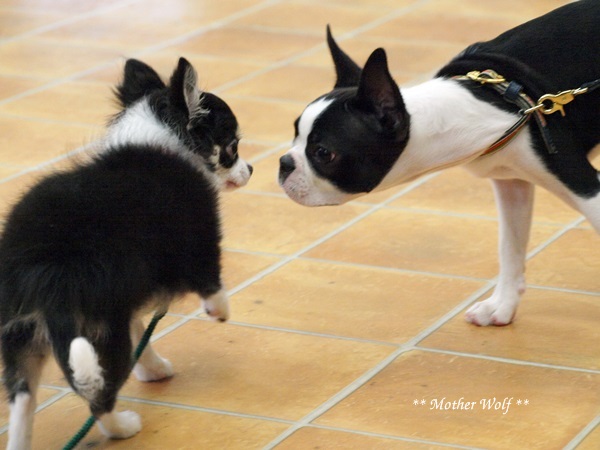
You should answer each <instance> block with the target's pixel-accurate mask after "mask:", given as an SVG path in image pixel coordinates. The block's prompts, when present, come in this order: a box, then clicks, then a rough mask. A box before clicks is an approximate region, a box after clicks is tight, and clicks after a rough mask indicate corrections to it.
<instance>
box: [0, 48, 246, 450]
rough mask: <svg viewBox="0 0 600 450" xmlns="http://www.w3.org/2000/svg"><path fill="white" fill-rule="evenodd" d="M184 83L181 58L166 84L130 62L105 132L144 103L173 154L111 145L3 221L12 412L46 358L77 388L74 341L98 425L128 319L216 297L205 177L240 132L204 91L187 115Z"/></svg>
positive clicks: (48, 182)
mask: <svg viewBox="0 0 600 450" xmlns="http://www.w3.org/2000/svg"><path fill="white" fill-rule="evenodd" d="M190 80H192V81H194V82H195V72H194V71H193V68H192V67H191V66H190V65H189V63H188V62H187V61H185V60H184V59H183V58H182V59H181V60H180V63H179V66H178V68H177V69H176V70H175V72H174V74H173V76H172V78H171V83H170V85H169V86H168V87H167V86H166V85H165V84H164V83H163V82H162V81H161V80H160V77H159V76H158V75H157V74H156V72H154V71H153V70H152V69H151V68H150V67H148V66H147V65H145V64H144V63H141V62H139V61H135V60H129V61H128V62H127V64H126V67H125V77H124V81H123V84H121V85H120V86H119V87H118V88H117V91H116V92H117V97H118V99H119V100H120V102H121V104H122V107H123V111H122V112H121V113H120V114H118V115H117V116H116V117H115V118H114V119H113V121H112V124H111V126H110V127H109V131H110V130H111V127H113V128H114V127H118V126H119V123H120V121H125V120H128V118H127V114H128V112H129V108H133V107H136V105H138V106H139V104H140V102H147V105H148V106H149V109H150V110H151V111H152V113H151V114H152V115H153V116H155V117H156V118H159V120H161V121H162V122H163V124H164V126H165V127H168V129H169V133H171V137H175V139H176V140H177V141H178V142H179V143H180V144H181V147H180V148H179V147H178V148H177V149H173V148H169V143H164V144H161V143H160V142H156V143H154V144H140V143H133V144H131V143H128V142H127V140H128V138H127V136H125V137H124V138H119V139H117V141H121V143H117V144H109V147H108V148H106V149H104V150H103V151H102V152H101V153H100V154H98V155H96V156H94V157H93V159H92V161H91V162H89V163H84V164H80V165H78V166H77V167H75V168H74V169H72V170H68V171H64V172H60V173H56V174H54V175H51V176H49V177H47V178H45V179H43V180H42V181H40V182H39V183H38V184H37V185H35V186H34V187H33V188H32V189H31V190H30V191H29V192H27V193H26V194H25V195H24V197H23V198H22V199H21V200H20V201H19V202H18V203H17V204H16V206H15V207H14V208H13V210H12V212H11V213H10V215H9V216H8V218H7V221H6V225H5V227H4V231H3V233H2V237H1V239H0V262H1V263H0V324H1V327H2V328H1V335H0V339H1V346H2V347H1V349H2V357H3V362H4V384H5V386H6V388H7V390H8V393H9V400H10V402H11V404H12V403H13V402H14V401H15V397H16V396H17V394H19V393H29V394H33V395H35V390H36V388H37V386H36V384H37V382H38V379H39V370H38V369H39V367H38V366H41V363H40V361H42V360H43V359H44V357H45V356H46V355H47V354H48V353H49V352H50V351H53V352H54V355H55V357H56V359H57V361H58V363H59V365H60V367H61V369H62V370H63V372H64V374H65V376H66V378H67V380H68V381H69V383H70V384H71V386H72V387H73V388H74V389H75V390H76V391H77V390H78V389H79V388H80V387H81V386H78V385H77V383H75V382H74V380H73V370H72V367H71V366H70V364H69V351H70V345H71V343H72V342H73V340H74V339H75V338H77V337H79V336H82V337H84V338H86V339H87V340H88V341H89V342H90V343H91V344H92V346H93V348H94V350H95V352H96V354H97V356H98V364H99V366H100V367H101V369H102V377H103V378H104V387H103V389H102V391H101V392H98V393H97V395H95V396H94V398H92V399H89V398H88V400H89V401H90V409H91V411H92V413H93V414H94V415H95V416H96V417H100V416H101V415H102V414H104V413H108V412H110V411H112V410H113V408H114V405H115V400H116V396H117V392H118V391H119V389H120V388H121V386H122V384H123V383H124V382H125V380H126V379H127V376H128V374H129V372H130V370H131V367H132V346H133V345H134V344H135V343H133V344H132V339H131V338H130V323H131V321H132V320H133V319H134V316H136V315H137V314H139V313H140V312H142V311H143V310H144V309H150V308H159V309H166V308H167V307H168V303H169V302H170V301H171V300H172V299H173V298H175V297H178V296H180V295H181V294H184V293H188V292H192V293H197V294H198V295H200V296H201V297H202V298H203V299H206V298H208V297H210V296H212V295H214V294H215V293H217V292H219V291H221V290H222V289H223V287H222V283H221V263H220V255H221V250H220V241H221V232H220V219H219V210H218V196H217V183H216V182H215V174H214V173H213V172H212V171H211V170H209V169H213V170H214V169H216V168H217V167H216V166H219V162H218V160H221V162H225V163H226V165H228V166H229V167H231V166H232V165H233V164H234V163H235V162H236V161H237V160H238V156H237V148H235V149H234V148H232V144H231V143H233V145H235V146H236V145H237V139H238V138H237V135H236V133H237V128H238V127H237V121H236V118H235V116H234V115H233V113H232V112H231V110H230V109H229V107H228V106H227V105H226V104H225V102H223V101H222V100H221V99H219V98H218V97H216V96H214V95H211V94H207V93H204V94H202V98H201V101H200V103H197V104H195V106H194V107H195V109H196V111H194V110H192V109H194V108H191V107H190V98H189V97H190V92H192V93H193V92H195V91H194V89H196V87H195V83H194V86H187V87H186V86H185V83H189V82H190ZM186 90H187V93H186ZM192 101H193V100H192ZM200 109H201V110H200ZM142 122H143V121H142ZM142 135H143V133H142ZM217 149H220V150H219V153H220V155H219V158H216V156H215V155H214V153H215V152H216V151H217ZM188 153H189V154H188ZM223 153H225V155H223ZM190 155H191V156H190ZM199 155H201V156H199ZM196 157H198V158H199V159H198V160H197V161H196V163H193V162H192V160H193V158H196ZM211 158H212V159H213V160H214V161H212V162H211V161H210V159H211ZM240 162H241V160H240ZM248 168H249V169H250V172H251V168H250V167H249V166H248ZM246 175H247V176H249V173H248V170H247V171H246ZM209 313H210V311H209ZM218 318H219V319H223V320H224V319H225V317H224V316H221V317H218ZM36 361H37V362H36ZM11 420H12V417H11ZM125 437H126V436H125ZM9 438H12V439H14V441H13V442H15V440H16V441H18V440H19V439H24V437H19V436H9ZM18 446H19V445H17V447H18Z"/></svg>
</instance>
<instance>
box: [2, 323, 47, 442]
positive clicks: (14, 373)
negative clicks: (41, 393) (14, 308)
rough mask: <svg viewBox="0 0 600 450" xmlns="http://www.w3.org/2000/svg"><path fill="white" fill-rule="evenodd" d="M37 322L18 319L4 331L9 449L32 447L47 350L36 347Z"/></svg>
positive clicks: (3, 345) (3, 347)
mask: <svg viewBox="0 0 600 450" xmlns="http://www.w3.org/2000/svg"><path fill="white" fill-rule="evenodd" d="M35 327H36V325H35V322H33V321H32V322H28V321H23V322H17V323H14V324H12V325H10V326H9V327H7V328H6V329H5V330H4V331H3V333H2V356H3V362H4V384H5V386H6V389H7V391H8V394H9V406H10V416H9V426H8V444H7V447H6V448H7V449H8V450H28V449H30V448H31V437H32V431H33V416H34V413H35V408H36V393H37V388H38V385H39V381H40V375H41V372H42V367H43V365H44V362H45V361H46V354H45V351H40V349H39V348H36V346H35V343H34V339H35V333H36V330H35Z"/></svg>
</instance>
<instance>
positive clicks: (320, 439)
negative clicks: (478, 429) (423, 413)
mask: <svg viewBox="0 0 600 450" xmlns="http://www.w3.org/2000/svg"><path fill="white" fill-rule="evenodd" d="M275 448H276V449H277V450H306V449H309V448H310V449H336V448H337V449H344V450H365V449H369V450H426V449H428V450H442V449H444V448H447V447H441V446H438V445H428V444H417V443H413V442H407V441H401V440H393V439H384V438H380V437H373V436H365V435H360V434H356V433H347V432H344V431H337V430H335V431H334V430H326V429H321V428H312V427H305V428H301V429H300V430H298V431H296V432H295V433H294V434H293V435H291V436H290V437H289V438H287V439H286V440H285V441H283V442H282V443H281V444H279V445H277V446H276V447H275Z"/></svg>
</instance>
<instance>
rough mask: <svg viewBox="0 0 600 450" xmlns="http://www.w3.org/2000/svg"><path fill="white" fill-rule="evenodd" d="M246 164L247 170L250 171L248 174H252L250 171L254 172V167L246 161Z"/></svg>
mask: <svg viewBox="0 0 600 450" xmlns="http://www.w3.org/2000/svg"><path fill="white" fill-rule="evenodd" d="M246 165H247V166H248V172H250V175H252V172H254V167H252V166H251V165H250V164H248V163H246Z"/></svg>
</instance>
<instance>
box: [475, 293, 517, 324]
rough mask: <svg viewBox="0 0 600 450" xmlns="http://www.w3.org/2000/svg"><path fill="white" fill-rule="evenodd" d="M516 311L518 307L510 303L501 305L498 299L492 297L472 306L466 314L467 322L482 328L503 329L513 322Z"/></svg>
mask: <svg viewBox="0 0 600 450" xmlns="http://www.w3.org/2000/svg"><path fill="white" fill-rule="evenodd" d="M516 310H517V307H516V305H512V304H510V303H508V302H504V303H501V302H498V301H497V300H496V298H494V297H490V298H488V299H487V300H484V301H482V302H478V303H475V304H474V305H473V306H471V307H470V308H469V309H468V310H467V312H466V313H465V320H466V321H467V322H470V323H472V324H474V325H477V326H480V327H485V326H488V325H496V326H499V327H501V326H505V325H508V324H510V323H511V322H512V321H513V319H514V317H515V313H516Z"/></svg>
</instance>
